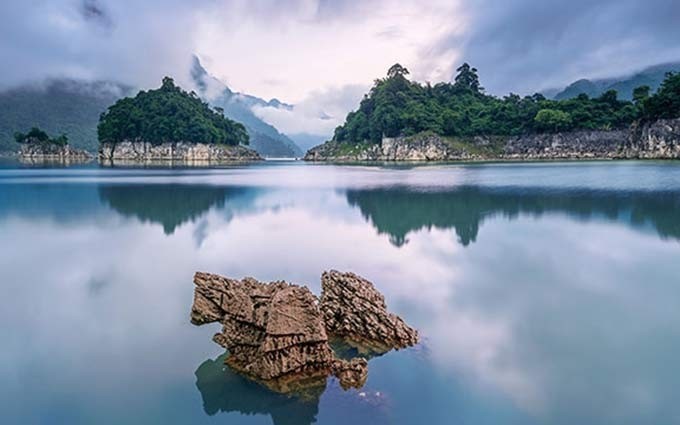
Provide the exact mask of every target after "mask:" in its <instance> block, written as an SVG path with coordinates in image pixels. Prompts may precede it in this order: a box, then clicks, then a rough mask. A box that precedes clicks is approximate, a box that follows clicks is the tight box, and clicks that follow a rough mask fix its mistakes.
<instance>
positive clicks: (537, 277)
mask: <svg viewBox="0 0 680 425" xmlns="http://www.w3.org/2000/svg"><path fill="white" fill-rule="evenodd" d="M273 168H274V167H271V168H267V167H261V168H247V169H240V170H215V171H214V172H201V173H200V174H197V173H194V172H192V173H188V172H185V171H178V172H176V173H175V172H174V171H167V172H163V173H161V172H159V171H154V170H151V171H148V170H143V171H134V172H132V171H125V170H105V174H104V175H99V174H98V173H99V171H97V170H95V171H93V170H87V172H85V170H84V171H83V172H82V173H81V172H78V173H76V172H71V171H69V173H70V174H69V175H68V178H66V176H64V172H63V170H56V171H55V170H47V171H43V170H35V169H11V170H9V171H2V172H0V235H1V236H2V240H3V242H5V243H4V244H3V245H2V246H0V323H2V324H1V325H0V341H2V344H3V345H2V349H0V382H2V385H0V422H1V423H21V424H41V425H42V424H45V423H71V424H89V423H98V424H105V425H106V424H119V423H166V424H174V423H178V424H180V423H181V424H184V423H191V424H207V423H215V422H218V421H219V422H227V423H237V424H253V423H260V424H261V423H271V421H272V420H275V421H277V423H286V421H288V419H290V421H289V422H292V421H293V418H294V419H295V420H296V421H297V422H301V423H311V422H313V421H315V420H316V422H318V423H322V424H324V425H328V424H332V425H334V424H336V423H337V424H343V425H347V424H352V423H372V424H376V423H391V424H411V423H433V424H435V423H437V424H438V423H466V424H487V425H490V424H494V425H495V424H522V425H527V424H529V425H534V424H545V423H550V424H560V425H562V424H565V425H567V424H575V423H578V424H588V425H599V424H604V423H607V424H608V423H612V424H638V423H645V424H647V423H650V424H658V423H676V422H678V419H677V418H680V410H679V409H680V407H678V404H677V403H676V402H675V399H676V398H677V394H678V391H679V390H680V387H679V385H678V381H679V378H680V376H679V373H678V368H677V367H675V366H674V364H675V363H674V361H675V360H674V359H675V358H676V357H677V356H678V354H679V353H680V327H678V326H677V324H678V323H679V322H680V313H679V312H680V302H679V301H678V300H680V297H678V293H679V288H678V284H677V282H678V279H677V277H678V275H680V263H679V262H678V258H680V243H678V240H680V230H679V229H678V226H679V225H680V220H679V219H678V217H679V216H680V207H679V206H678V202H679V199H680V197H679V196H678V194H679V193H680V177H678V175H679V173H678V172H677V171H674V169H675V168H680V167H675V168H674V167H669V166H661V165H660V166H655V165H653V164H651V163H649V164H645V165H644V166H642V167H639V166H634V165H630V166H629V165H626V166H625V167H623V166H621V167H618V166H613V167H610V166H608V165H599V166H596V165H588V166H585V167H583V166H576V165H574V166H568V167H548V166H545V167H522V168H521V169H520V168H517V167H509V166H507V167H506V166H503V167H492V166H489V167H486V168H485V167H481V166H480V167H478V168H474V169H466V170H463V171H464V172H463V171H461V170H460V169H456V168H444V167H442V168H441V169H437V170H433V171H430V172H428V171H427V170H413V171H410V170H404V171H402V170H387V171H385V172H384V173H383V171H382V170H381V169H378V168H375V169H371V170H370V171H368V172H366V171H363V170H360V169H352V170H351V171H347V170H345V169H343V168H333V167H326V168H323V169H322V170H318V169H317V168H310V167H307V166H304V165H303V166H300V167H297V168H299V170H298V171H297V173H299V174H305V175H306V176H307V177H309V179H308V180H307V181H302V180H299V179H296V180H295V182H297V184H298V186H295V187H289V186H286V185H287V183H288V181H285V180H283V181H282V175H283V174H285V173H284V172H282V171H277V170H278V169H273ZM584 170H586V171H587V170H590V171H588V172H586V171H584ZM435 171H436V173H435ZM520 171H521V175H522V177H521V179H519V180H518V177H517V173H518V172H520ZM548 171H549V173H548ZM48 172H49V173H51V174H49V175H48ZM288 172H289V170H286V173H288ZM291 172H295V171H294V170H291ZM303 172H304V173H303ZM319 173H320V174H319ZM54 174H57V175H59V176H61V180H59V179H56V180H55V177H54ZM83 174H84V175H83ZM383 174H386V175H387V177H389V178H387V180H388V183H389V184H383V182H382V177H381V176H383ZM434 174H436V175H434ZM457 174H462V176H461V177H460V178H464V177H465V175H467V180H464V182H465V184H466V186H462V187H458V188H456V187H455V184H457V183H456V182H458V181H459V180H456V182H454V183H447V181H446V178H450V179H451V180H455V179H453V178H452V177H451V176H456V175H457ZM669 174H670V175H675V177H673V179H671V180H668V179H667V177H668V175H669ZM95 175H96V176H95ZM319 175H320V176H321V177H320V178H322V180H323V181H324V182H325V183H324V184H323V185H321V186H319V185H317V181H316V180H314V179H316V178H319ZM480 176H482V177H483V178H482V177H480ZM95 177H96V178H95ZM414 178H417V180H416V183H417V184H411V181H410V179H414ZM473 178H474V179H476V180H474V179H473ZM239 179H240V180H239ZM290 179H292V177H291V178H290ZM324 179H325V180H324ZM532 179H533V180H541V182H539V183H545V184H544V185H543V188H542V189H541V188H537V187H536V186H532V185H531V183H532V182H531V181H530V180H532ZM550 179H552V181H553V182H554V181H559V182H560V185H553V184H552V183H551V180H550ZM253 180H255V181H257V184H250V185H248V184H245V185H244V183H252V181H253ZM398 180H399V181H398ZM583 180H587V182H586V183H587V185H585V186H584V184H583ZM475 181H482V183H483V184H482V183H480V184H479V185H473V184H471V183H474V182H475ZM488 181H490V182H491V183H492V184H490V183H489V182H488ZM638 181H639V182H642V183H644V184H642V183H640V184H633V183H632V182H638ZM301 182H302V183H307V182H308V184H309V185H312V186H313V187H306V186H305V187H302V183H301ZM345 182H349V183H351V184H347V185H346V184H345ZM395 182H396V183H399V184H401V186H397V187H395V186H394V184H396V183H395ZM437 183H442V184H439V185H437ZM444 183H445V184H448V187H444V186H445V184H444ZM502 183H503V184H505V185H506V186H502V185H501V184H502ZM610 183H612V184H610ZM236 184H237V185H236ZM509 184H514V186H512V187H508V186H507V185H509ZM314 185H316V186H314ZM617 185H618V186H620V187H617ZM603 186H607V187H608V189H603V188H602V187H603ZM188 188H191V190H190V191H189V190H185V189H188ZM433 188H436V190H435V189H433ZM193 192H196V194H198V195H197V196H196V197H195V198H193V195H194V193H193ZM121 198H123V199H121ZM147 204H156V205H155V206H154V205H147ZM157 206H163V208H157ZM166 210H171V211H166ZM164 231H165V232H164ZM378 233H382V234H383V235H379V234H378ZM385 234H387V235H389V236H390V238H388V237H387V236H385ZM664 238H665V239H667V240H665V241H664V240H662V239H664ZM388 239H391V240H392V243H390V240H388ZM457 239H459V240H457ZM197 240H201V241H202V242H201V243H196V241H197ZM407 241H408V243H407ZM473 242H474V243H473ZM462 243H463V244H467V247H466V248H463V246H462ZM331 267H336V268H339V269H343V270H353V271H355V272H357V273H359V274H361V275H364V276H366V277H367V278H369V279H371V280H372V281H373V282H375V283H376V285H377V286H378V288H379V289H380V291H381V292H383V293H384V294H385V297H386V300H387V301H388V305H389V307H390V309H391V310H392V309H393V310H394V311H395V312H396V313H398V314H399V315H401V316H402V317H404V318H405V319H407V321H408V322H409V323H413V324H414V326H416V327H417V328H418V329H419V330H421V331H422V333H423V335H424V336H425V337H426V340H427V348H428V350H427V352H426V353H425V354H423V355H421V354H420V353H415V352H412V353H410V352H409V351H406V352H398V353H394V355H391V354H388V355H386V356H382V357H378V358H375V359H373V360H371V369H370V372H369V377H368V381H367V383H366V387H364V388H363V389H362V390H361V391H360V392H358V391H348V392H343V391H342V390H341V389H339V386H338V385H337V383H335V382H333V381H331V380H329V381H328V383H327V387H326V390H325V391H324V392H323V394H321V395H320V396H319V397H317V398H312V399H285V398H279V397H278V396H276V395H275V394H271V393H268V392H267V391H266V390H265V389H263V388H260V387H258V386H257V384H253V383H251V382H249V381H245V380H243V379H242V378H240V377H238V376H236V375H233V374H230V373H229V371H228V370H224V368H223V366H222V364H221V363H222V359H221V358H217V359H216V360H209V361H207V362H205V363H204V361H205V359H208V358H209V359H215V358H216V357H217V356H218V351H217V350H216V347H215V346H214V344H213V343H212V342H210V335H211V334H212V333H213V332H214V331H215V329H210V328H206V329H203V328H198V329H197V328H194V327H192V326H191V325H189V324H188V323H187V317H186V314H187V310H188V308H189V306H190V304H191V300H192V291H193V286H192V284H191V277H192V276H193V273H194V272H195V271H196V270H206V271H213V272H216V273H220V274H224V275H229V276H238V277H242V276H246V275H253V276H255V277H257V278H259V279H261V280H273V279H280V278H283V279H286V280H289V281H292V282H296V283H300V284H305V285H308V286H310V288H311V289H312V290H313V291H314V292H315V293H317V294H318V293H319V291H320V288H319V283H318V275H319V271H320V270H324V269H327V268H331ZM74 330H75V331H74ZM198 365H201V366H200V367H198V370H197V366H198ZM361 393H365V394H364V396H362V395H360V394H361ZM209 415H212V416H209Z"/></svg>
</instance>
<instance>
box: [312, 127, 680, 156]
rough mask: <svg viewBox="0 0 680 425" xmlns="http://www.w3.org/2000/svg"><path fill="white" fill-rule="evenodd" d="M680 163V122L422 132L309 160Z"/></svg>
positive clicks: (327, 148)
mask: <svg viewBox="0 0 680 425" xmlns="http://www.w3.org/2000/svg"><path fill="white" fill-rule="evenodd" d="M638 158H640V159H678V158H680V119H674V120H659V121H655V122H652V123H644V124H643V123H636V124H633V125H632V126H631V127H630V128H629V129H624V130H610V131H594V130H593V131H573V132H566V133H555V134H530V135H524V136H517V137H486V136H484V137H482V136H479V137H473V138H468V139H456V138H447V137H442V136H438V135H435V134H431V133H423V134H420V135H416V136H410V137H398V138H383V140H382V142H381V143H380V144H374V145H361V144H360V145H356V146H352V145H348V144H341V143H338V142H334V141H330V142H326V143H324V144H323V145H320V146H317V147H315V148H312V149H310V150H309V151H308V152H307V154H306V155H305V158H304V159H305V160H307V161H333V162H362V161H489V160H553V159H638Z"/></svg>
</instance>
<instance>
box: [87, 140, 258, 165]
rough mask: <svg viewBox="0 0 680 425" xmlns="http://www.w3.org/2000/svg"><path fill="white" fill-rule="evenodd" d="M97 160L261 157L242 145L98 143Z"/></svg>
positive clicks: (209, 161) (200, 160)
mask: <svg viewBox="0 0 680 425" xmlns="http://www.w3.org/2000/svg"><path fill="white" fill-rule="evenodd" d="M99 160H100V161H102V162H103V163H104V164H106V163H116V162H118V163H126V162H133V163H134V162H166V161H174V162H182V163H187V164H192V163H197V164H202V163H206V164H212V163H220V162H249V161H260V160H262V157H261V156H260V155H259V154H258V153H257V152H255V151H254V150H252V149H248V148H246V147H244V146H229V145H216V144H207V143H189V142H175V143H161V144H152V143H148V142H130V141H124V142H119V143H102V144H101V145H100V146H99Z"/></svg>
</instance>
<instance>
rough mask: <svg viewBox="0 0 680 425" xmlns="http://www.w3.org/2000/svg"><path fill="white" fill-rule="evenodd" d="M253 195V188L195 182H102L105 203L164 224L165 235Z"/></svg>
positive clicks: (152, 221)
mask: <svg viewBox="0 0 680 425" xmlns="http://www.w3.org/2000/svg"><path fill="white" fill-rule="evenodd" d="M253 195H254V190H253V189H246V188H239V187H230V188H225V187H220V186H208V185H193V184H191V185H190V184H165V185H133V184H129V185H103V186H99V197H100V198H101V200H102V201H103V202H104V203H106V204H107V205H109V206H110V207H111V208H113V209H114V210H116V211H117V212H118V213H120V214H122V215H123V216H126V217H129V216H133V217H136V218H138V219H139V220H140V221H141V222H143V223H144V222H151V223H159V224H161V225H162V226H163V231H164V232H165V234H166V235H171V234H173V233H174V231H175V229H176V228H177V227H179V226H181V225H182V224H183V223H186V222H193V221H195V220H196V219H197V218H199V217H200V216H201V215H203V214H204V213H205V212H206V211H208V210H209V209H210V208H212V207H217V208H220V209H223V208H224V207H225V204H226V203H229V202H231V201H233V200H234V199H236V198H240V199H243V198H248V199H252V196H253Z"/></svg>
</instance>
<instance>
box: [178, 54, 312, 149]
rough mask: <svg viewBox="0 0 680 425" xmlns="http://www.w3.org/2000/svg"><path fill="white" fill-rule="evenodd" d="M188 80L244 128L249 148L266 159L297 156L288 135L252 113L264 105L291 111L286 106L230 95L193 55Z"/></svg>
mask: <svg viewBox="0 0 680 425" xmlns="http://www.w3.org/2000/svg"><path fill="white" fill-rule="evenodd" d="M191 78H192V79H193V81H194V84H195V85H196V87H197V88H198V90H199V93H198V94H199V95H200V96H201V97H203V98H204V99H206V100H207V101H208V102H209V103H210V104H212V105H213V106H217V107H220V108H222V109H223V110H224V115H226V116H227V117H229V118H231V119H233V120H236V121H238V122H240V123H242V124H243V125H245V126H246V129H247V130H248V134H249V135H250V145H251V147H253V148H254V149H255V150H256V151H258V152H259V153H260V154H261V155H264V156H269V157H276V156H279V157H294V156H295V157H299V156H302V154H303V152H302V150H301V149H300V148H299V147H298V146H297V145H296V144H295V142H293V141H292V140H291V139H290V138H289V137H288V136H286V135H285V134H282V133H280V132H279V131H278V130H277V129H276V128H275V127H274V126H272V125H270V124H267V123H266V122H264V121H263V120H262V119H261V118H259V117H258V116H257V115H255V113H253V111H252V108H253V107H255V106H268V107H275V108H284V109H291V108H292V105H288V104H286V103H283V102H281V101H279V100H278V99H272V100H269V101H266V100H264V99H261V98H259V97H255V96H251V95H248V94H243V93H237V92H233V91H232V90H231V89H230V88H229V87H228V86H227V85H226V84H224V83H223V82H221V81H220V80H218V79H217V78H215V77H213V76H212V75H210V73H208V71H207V70H206V69H205V68H204V67H203V65H202V64H201V61H200V59H199V58H198V57H197V56H194V58H193V64H192V68H191Z"/></svg>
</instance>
